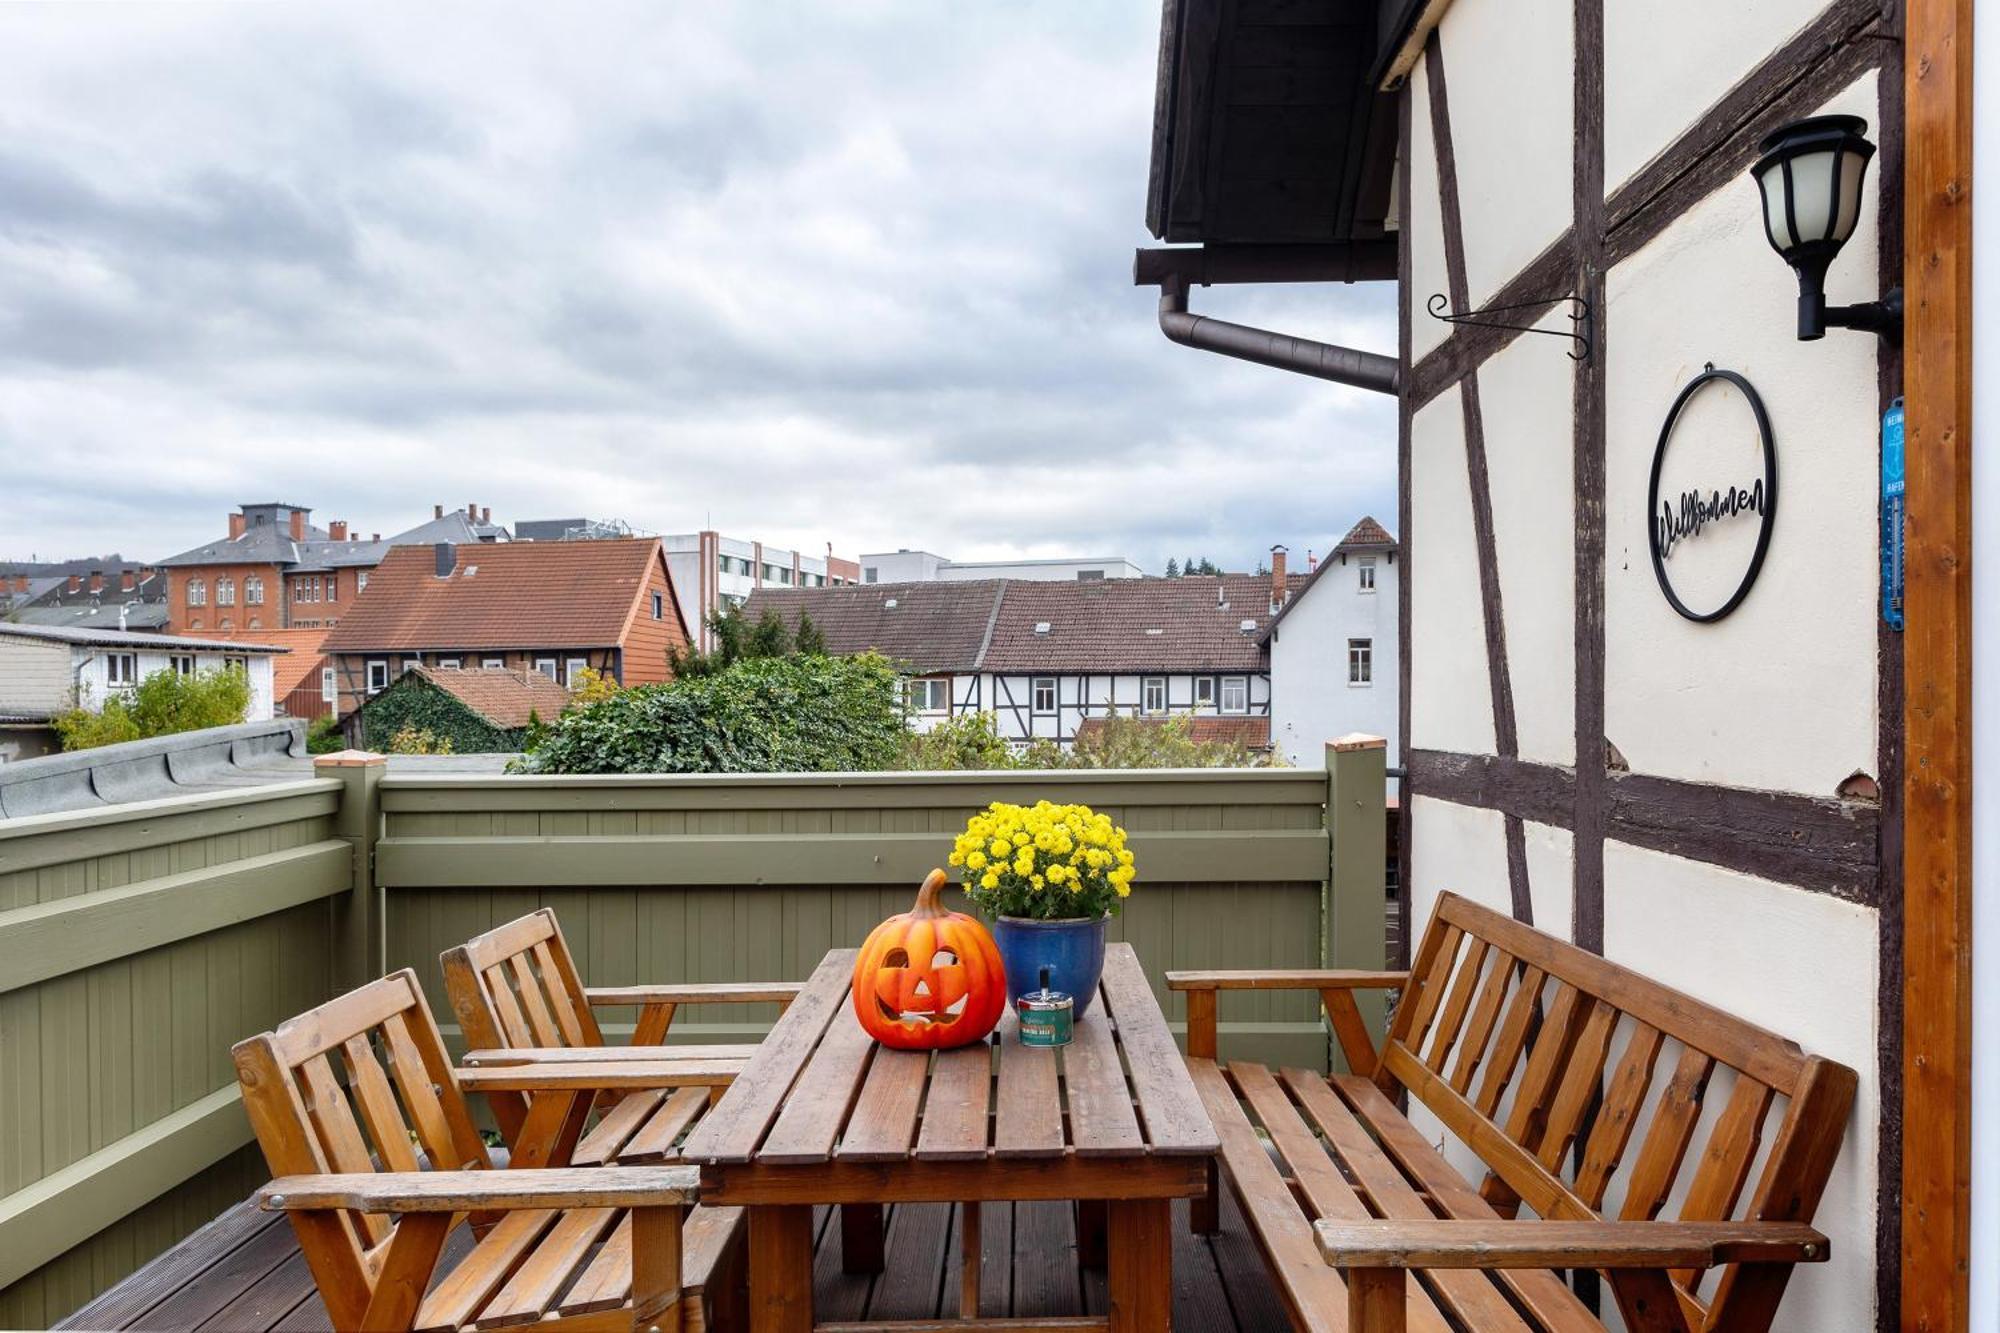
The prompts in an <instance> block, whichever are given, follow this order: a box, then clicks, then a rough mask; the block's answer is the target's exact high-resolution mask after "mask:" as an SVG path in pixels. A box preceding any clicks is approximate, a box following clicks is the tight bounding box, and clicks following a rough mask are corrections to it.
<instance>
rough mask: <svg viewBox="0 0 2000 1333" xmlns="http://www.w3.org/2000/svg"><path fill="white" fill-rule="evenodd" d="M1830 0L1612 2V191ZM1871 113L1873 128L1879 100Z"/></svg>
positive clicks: (1608, 160)
mask: <svg viewBox="0 0 2000 1333" xmlns="http://www.w3.org/2000/svg"><path fill="white" fill-rule="evenodd" d="M1489 3H1490V0H1489ZM1826 4H1827V0H1674V2H1673V3H1671V4H1667V3H1659V2H1658V0H1628V2H1627V3H1623V4H1610V5H1606V6H1605V7H1604V91H1605V98H1604V187H1605V191H1606V193H1609V192H1611V191H1613V190H1615V189H1617V187H1618V186H1619V185H1621V184H1623V183H1624V181H1625V180H1626V178H1627V177H1629V176H1631V175H1632V173H1633V172H1635V171H1637V170H1638V169H1639V168H1640V167H1642V166H1644V165H1646V163H1647V162H1649V161H1651V160H1652V159H1653V158H1654V157H1655V156H1657V155H1658V154H1659V152H1660V151H1661V150H1662V149H1664V148H1665V147H1666V146H1667V145H1668V144H1670V143H1672V142H1673V141H1674V139H1675V138H1676V137H1677V136H1678V135H1680V134H1681V133H1682V132H1683V131H1685V130H1686V129H1687V128H1688V126H1690V125H1692V124H1694V123H1695V121H1696V120H1697V119H1699V118H1700V115H1701V113H1702V112H1703V111H1704V110H1706V109H1707V108H1708V107H1710V106H1712V105H1714V104H1715V103H1716V102H1717V101H1718V100H1720V99H1721V97H1722V96H1723V95H1724V94H1725V93H1727V92H1728V91H1729V90H1730V89H1731V88H1732V87H1734V86H1735V85H1736V84H1737V83H1738V82H1740V81H1741V80H1742V79H1743V77H1744V76H1745V75H1747V74H1748V73H1749V72H1750V71H1751V70H1752V69H1754V68H1755V67H1756V66H1757V64H1758V63H1759V62H1760V61H1762V60H1763V59H1764V58H1765V57H1767V56H1768V55H1770V53H1771V52H1773V51H1775V50H1776V49H1777V48H1778V47H1780V46H1782V45H1783V44H1784V42H1785V39H1786V38H1788V37H1790V36H1791V35H1792V34H1794V33H1796V32H1797V31H1798V30H1799V29H1800V28H1803V27H1804V26H1805V25H1806V24H1807V23H1809V22H1811V21H1812V19H1813V18H1814V17H1815V16H1817V15H1818V14H1819V13H1820V11H1821V10H1823V9H1825V8H1826ZM1446 58H1447V59H1449V56H1448V55H1447V57H1446ZM1864 114H1866V115H1867V117H1868V122H1869V124H1870V125H1871V126H1872V125H1873V124H1874V123H1875V119H1876V116H1875V111H1874V108H1873V107H1872V106H1871V107H1870V108H1869V110H1868V111H1867V112H1866V113H1864Z"/></svg>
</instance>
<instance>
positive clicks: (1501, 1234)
mask: <svg viewBox="0 0 2000 1333" xmlns="http://www.w3.org/2000/svg"><path fill="white" fill-rule="evenodd" d="M1313 1230H1314V1232H1315V1233H1316V1234H1317V1237H1318V1240H1319V1252H1320V1254H1321V1256H1322V1257H1323V1258H1325V1260H1326V1261H1327V1263H1329V1264H1331V1265H1332V1266H1333V1267H1335V1268H1714V1267H1716V1266H1718V1265H1721V1264H1739V1263H1750V1264H1794V1263H1819V1262H1821V1261H1822V1260H1824V1259H1825V1258H1826V1256H1827V1240H1826V1237H1825V1236H1823V1235H1821V1234H1820V1233H1819V1232H1817V1231H1815V1230H1813V1229H1812V1228H1811V1227H1809V1226H1807V1225H1806V1224H1805V1223H1803V1222H1507V1221H1492V1220H1476V1219H1475V1220H1464V1221H1459V1220H1439V1219H1432V1218H1427V1219H1423V1220H1413V1221H1394V1220H1389V1219H1379V1220H1375V1221H1368V1222H1334V1221H1327V1220H1321V1221H1319V1222H1315V1223H1314V1224H1313Z"/></svg>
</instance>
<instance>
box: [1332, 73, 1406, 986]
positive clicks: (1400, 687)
mask: <svg viewBox="0 0 2000 1333" xmlns="http://www.w3.org/2000/svg"><path fill="white" fill-rule="evenodd" d="M1414 121H1415V116H1414V114H1413V108H1412V95H1411V93H1410V90H1409V88H1407V87H1405V88H1404V89H1403V90H1402V91H1401V92H1399V93H1397V94H1396V123H1397V135H1396V143H1397V151H1398V152H1399V153H1401V154H1402V158H1401V160H1400V161H1399V162H1398V164H1397V165H1398V167H1399V170H1398V171H1397V172H1396V216H1397V217H1399V218H1403V219H1404V223H1403V229H1402V231H1401V232H1399V233H1398V234H1397V236H1396V346H1397V360H1398V361H1399V363H1400V364H1401V366H1402V378H1403V384H1404V386H1405V387H1404V390H1403V392H1402V393H1399V394H1397V395H1396V540H1397V541H1398V542H1399V543H1401V550H1402V556H1403V560H1402V567H1401V569H1400V570H1399V571H1398V572H1397V574H1396V754H1397V755H1398V757H1400V758H1401V759H1402V761H1403V762H1404V763H1405V764H1407V763H1409V755H1410V584H1411V582H1412V580H1411V578H1410V574H1411V567H1410V550H1411V542H1412V540H1413V539H1414V538H1415V535H1416V534H1415V533H1414V532H1413V531H1412V530H1411V525H1410V508H1411V505H1410V418H1411V414H1412V412H1413V411H1414V405H1413V402H1412V397H1411V394H1410V391H1409V388H1408V385H1409V382H1410V349H1411V339H1412V338H1413V337H1414V336H1415V335H1414V330H1413V328H1412V326H1411V322H1410V321H1411V316H1412V310H1413V307H1412V304H1411V297H1410V267H1411V260H1410V226H1409V222H1408V218H1409V216H1410V132H1411V127H1412V125H1413V123H1414ZM1331 558H1332V557H1331V555H1329V556H1328V559H1331ZM1396 818H1397V821H1398V822H1397V825H1396V919H1397V930H1396V965H1397V966H1398V967H1403V968H1407V967H1408V966H1409V965H1410V893H1411V888H1412V881H1411V879H1410V867H1411V863H1412V862H1411V848H1412V846H1413V845H1414V844H1415V842H1416V839H1415V838H1413V837H1412V836H1411V834H1412V831H1413V830H1414V828H1415V823H1414V820H1413V819H1412V817H1411V813H1410V784H1409V783H1408V782H1407V781H1405V782H1403V783H1402V784H1401V786H1400V787H1399V788H1398V789H1397V801H1396Z"/></svg>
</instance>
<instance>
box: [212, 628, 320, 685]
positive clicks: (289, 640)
mask: <svg viewBox="0 0 2000 1333" xmlns="http://www.w3.org/2000/svg"><path fill="white" fill-rule="evenodd" d="M332 632H333V631H332V630H330V629H328V628H326V627H324V626H322V627H320V628H317V629H241V630H235V629H233V630H231V631H229V637H230V638H232V639H235V640H237V641H238V642H240V643H263V644H269V645H271V646H272V647H274V648H289V649H290V650H291V651H290V652H288V653H286V654H285V655H284V656H283V657H279V658H275V659H273V661H272V662H271V692H272V694H273V695H275V696H276V697H277V698H279V699H283V698H284V697H285V696H286V695H288V694H290V693H291V692H292V691H293V690H295V689H297V688H298V687H299V686H301V685H303V684H305V683H306V681H308V680H311V681H312V682H313V684H314V685H315V686H317V685H318V683H319V681H318V675H319V669H320V663H321V661H322V660H324V659H323V658H322V657H321V656H320V652H321V647H320V646H321V644H322V643H324V642H325V640H326V636H327V635H328V634H331V633H332Z"/></svg>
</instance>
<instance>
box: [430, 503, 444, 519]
mask: <svg viewBox="0 0 2000 1333" xmlns="http://www.w3.org/2000/svg"><path fill="white" fill-rule="evenodd" d="M431 517H432V518H443V517H444V506H443V505H432V506H431Z"/></svg>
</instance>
